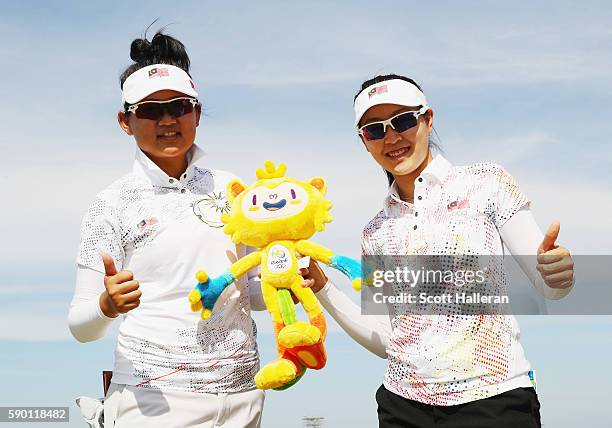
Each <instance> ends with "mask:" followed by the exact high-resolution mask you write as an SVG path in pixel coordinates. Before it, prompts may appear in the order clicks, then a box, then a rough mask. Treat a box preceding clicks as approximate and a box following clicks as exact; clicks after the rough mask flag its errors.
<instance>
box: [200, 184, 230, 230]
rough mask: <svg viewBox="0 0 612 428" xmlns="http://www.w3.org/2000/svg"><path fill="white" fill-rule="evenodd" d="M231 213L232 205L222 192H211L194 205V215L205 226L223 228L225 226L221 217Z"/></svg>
mask: <svg viewBox="0 0 612 428" xmlns="http://www.w3.org/2000/svg"><path fill="white" fill-rule="evenodd" d="M229 212H230V204H229V201H228V200H227V198H226V197H225V194H224V193H222V192H218V193H215V192H211V193H209V194H207V195H206V196H204V197H203V198H202V199H200V200H198V201H196V202H194V203H193V213H194V214H195V215H196V217H197V218H199V219H200V220H201V221H202V222H203V223H204V224H206V225H208V226H210V227H214V228H221V227H223V226H224V224H223V222H222V221H221V215H223V214H227V213H229Z"/></svg>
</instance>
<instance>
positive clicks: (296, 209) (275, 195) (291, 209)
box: [242, 182, 308, 221]
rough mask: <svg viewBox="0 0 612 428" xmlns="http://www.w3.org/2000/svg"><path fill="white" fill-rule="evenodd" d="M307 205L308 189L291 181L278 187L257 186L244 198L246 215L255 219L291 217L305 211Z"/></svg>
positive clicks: (243, 208) (243, 204)
mask: <svg viewBox="0 0 612 428" xmlns="http://www.w3.org/2000/svg"><path fill="white" fill-rule="evenodd" d="M307 205H308V193H307V192H306V190H305V189H304V188H303V187H302V186H299V185H296V184H294V183H290V182H283V183H281V184H279V185H278V186H276V187H268V186H260V187H256V188H254V189H251V190H250V191H248V192H246V194H245V195H244V197H243V198H242V211H243V212H244V216H245V217H246V218H248V219H251V220H255V221H258V220H266V219H268V220H272V219H277V218H286V217H291V216H293V215H296V214H298V213H300V212H301V211H303V210H304V208H306V206H307Z"/></svg>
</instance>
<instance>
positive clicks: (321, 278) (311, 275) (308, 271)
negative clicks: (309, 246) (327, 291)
mask: <svg viewBox="0 0 612 428" xmlns="http://www.w3.org/2000/svg"><path fill="white" fill-rule="evenodd" d="M300 275H302V277H303V278H304V282H303V283H302V287H307V288H310V289H311V290H312V291H314V292H315V293H318V292H319V291H320V290H321V289H322V288H323V287H325V284H327V276H326V275H325V273H324V272H323V270H322V269H321V267H320V266H319V264H318V263H317V262H316V261H315V260H314V259H313V258H312V257H311V258H310V264H309V265H308V267H307V268H302V269H300Z"/></svg>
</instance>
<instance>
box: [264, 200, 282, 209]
mask: <svg viewBox="0 0 612 428" xmlns="http://www.w3.org/2000/svg"><path fill="white" fill-rule="evenodd" d="M286 204H287V200H286V199H283V200H280V201H278V202H276V203H275V204H271V203H268V202H264V203H263V207H264V208H265V209H267V210H268V211H277V210H280V209H281V208H282V207H284V206H285V205H286Z"/></svg>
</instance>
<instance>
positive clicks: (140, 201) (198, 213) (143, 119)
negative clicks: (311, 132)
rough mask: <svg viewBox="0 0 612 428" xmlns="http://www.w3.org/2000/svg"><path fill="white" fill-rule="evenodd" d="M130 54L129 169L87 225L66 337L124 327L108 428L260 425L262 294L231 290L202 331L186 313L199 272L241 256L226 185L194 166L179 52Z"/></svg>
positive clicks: (125, 117)
mask: <svg viewBox="0 0 612 428" xmlns="http://www.w3.org/2000/svg"><path fill="white" fill-rule="evenodd" d="M130 56H131V58H132V60H133V61H134V63H133V64H132V65H130V66H129V67H128V68H127V69H126V70H125V71H124V72H123V74H122V75H121V77H120V81H121V89H122V101H123V104H124V106H123V110H122V111H120V112H119V114H118V120H119V126H120V127H121V129H122V130H123V131H125V133H126V134H127V135H129V136H132V137H134V140H135V142H136V159H135V161H134V167H133V170H132V172H131V173H129V174H127V175H125V176H124V177H122V178H120V179H119V180H118V181H116V182H114V183H113V184H111V185H110V186H109V187H107V188H106V189H105V190H103V191H102V192H100V193H99V194H98V195H97V196H96V198H95V200H94V202H93V204H92V205H91V206H90V208H89V210H88V212H87V214H86V215H85V218H84V220H83V223H82V229H81V244H80V249H79V254H78V258H77V262H78V272H77V280H76V282H77V284H76V291H75V295H74V299H73V302H72V305H71V309H70V314H69V325H70V329H71V331H72V333H73V335H74V336H75V337H76V338H77V340H79V341H81V342H88V341H92V340H97V339H99V338H101V337H102V336H104V334H105V333H106V332H107V330H108V328H109V327H110V325H111V324H112V323H113V321H114V320H115V319H119V320H120V324H119V334H118V338H117V347H116V351H115V365H114V369H113V378H112V384H111V386H110V389H109V391H108V393H107V396H106V400H105V403H104V411H105V420H106V425H105V426H106V427H107V428H108V427H112V426H118V427H140V426H142V427H164V428H167V427H190V426H198V427H213V426H215V427H221V426H225V427H238V426H240V427H258V426H259V425H260V418H261V410H262V406H263V401H264V394H263V392H262V391H259V390H257V389H255V386H254V384H253V377H254V375H255V373H256V372H257V370H258V365H259V357H258V353H257V346H256V342H255V331H256V330H255V325H254V322H253V320H252V318H251V316H250V307H251V301H253V303H254V304H256V305H258V306H259V309H263V308H264V305H263V300H262V299H261V295H259V296H257V295H252V294H251V295H250V293H249V292H248V291H249V290H248V289H249V287H248V284H238V285H237V288H234V289H232V290H228V291H229V292H226V293H224V295H223V296H222V299H224V300H222V301H221V302H219V303H218V305H219V309H218V310H217V311H216V312H215V314H216V315H214V316H213V317H212V318H211V319H209V320H207V321H203V320H199V318H198V316H197V315H196V314H194V313H193V312H192V311H191V310H190V308H189V307H188V306H189V305H188V304H186V302H187V300H186V296H187V294H189V291H190V290H191V289H192V288H193V285H194V281H195V276H194V275H195V271H196V270H197V269H198V267H201V266H206V268H207V270H209V271H210V272H211V274H214V275H218V274H221V273H222V272H223V271H224V270H225V269H226V268H227V267H228V266H229V264H230V260H229V259H231V258H233V257H235V254H234V253H238V256H241V255H242V254H240V253H241V251H243V249H241V248H236V247H235V246H234V245H233V244H232V242H231V240H230V238H229V237H228V236H227V235H225V234H224V233H223V231H222V223H221V221H220V217H221V214H223V213H224V212H227V211H228V209H229V204H228V202H227V199H226V198H225V188H226V185H227V183H228V182H229V181H230V180H231V179H232V178H234V176H232V175H231V174H229V173H226V172H223V171H218V170H213V169H208V168H206V167H201V166H197V165H196V162H197V161H198V160H200V158H201V156H202V151H201V149H200V148H199V147H198V146H196V145H195V144H194V141H195V138H196V129H197V127H198V125H199V122H200V116H201V104H200V102H199V101H198V99H197V96H198V93H197V92H196V89H195V88H196V87H195V84H194V82H193V80H192V78H191V76H190V75H189V57H188V56H187V53H186V52H185V47H184V46H183V44H182V43H181V42H179V41H178V40H176V39H175V38H172V37H170V36H167V35H164V34H162V33H160V32H158V33H156V34H155V36H154V37H153V39H152V41H151V42H149V41H148V40H146V38H145V39H137V40H134V41H133V42H132V45H131V52H130ZM250 298H251V299H250Z"/></svg>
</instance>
